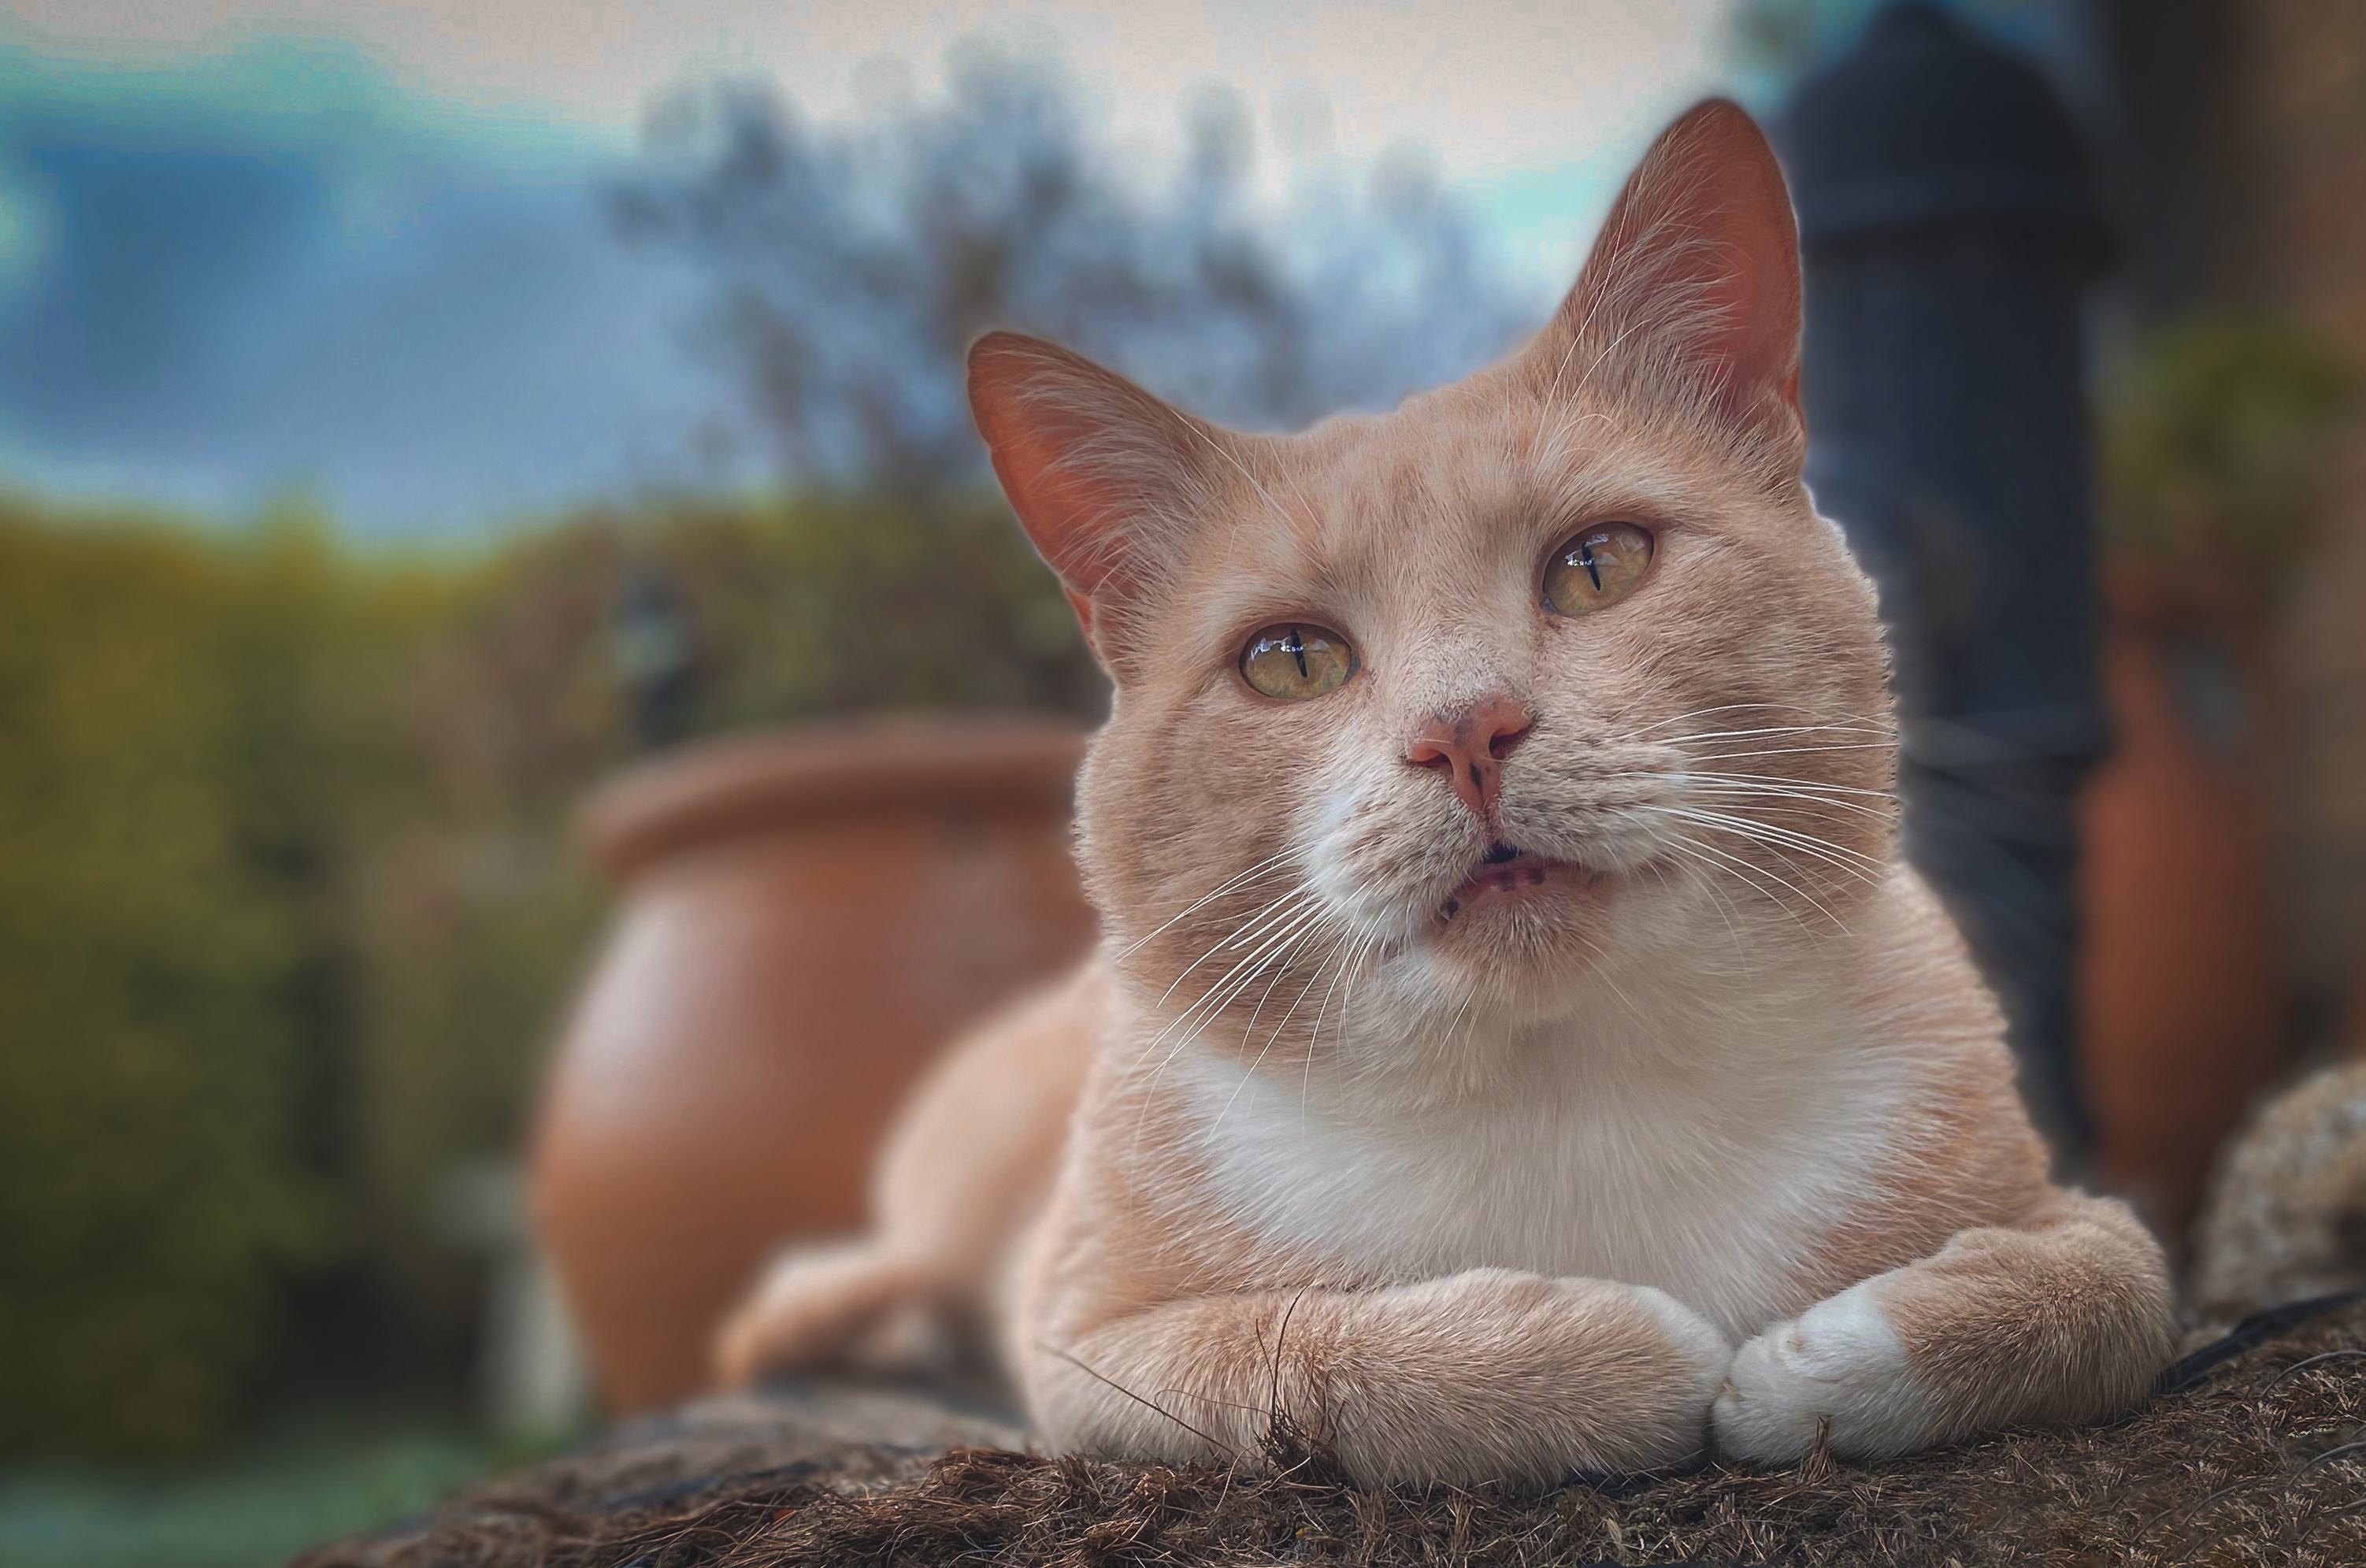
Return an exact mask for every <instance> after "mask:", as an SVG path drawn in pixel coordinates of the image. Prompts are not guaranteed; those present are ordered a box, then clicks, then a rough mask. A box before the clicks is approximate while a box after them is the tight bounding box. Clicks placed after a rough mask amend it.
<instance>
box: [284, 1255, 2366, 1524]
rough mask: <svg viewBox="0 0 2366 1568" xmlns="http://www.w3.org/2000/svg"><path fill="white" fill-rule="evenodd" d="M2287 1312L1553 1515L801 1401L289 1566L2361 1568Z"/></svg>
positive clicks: (621, 1449) (2313, 1328) (2348, 1409)
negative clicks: (2150, 1381)
mask: <svg viewBox="0 0 2366 1568" xmlns="http://www.w3.org/2000/svg"><path fill="white" fill-rule="evenodd" d="M2287 1316H2288V1317H2291V1316H2298V1317H2300V1319H2301V1320H2300V1321H2298V1322H2290V1321H2282V1322H2278V1321H2270V1322H2267V1323H2264V1324H2255V1325H2249V1334H2248V1339H2245V1340H2241V1341H2237V1342H2232V1343H2229V1344H2227V1345H2224V1346H2222V1347H2220V1349H2219V1354H2220V1357H2221V1359H2218V1360H2217V1361H2216V1362H2215V1363H2214V1364H2211V1365H2208V1366H2206V1367H2205V1366H2203V1365H2201V1364H2199V1362H2198V1359H2189V1360H2188V1362H2186V1363H2183V1367H2184V1371H2185V1377H2186V1382H2185V1386H2182V1387H2180V1388H2177V1389H2175V1390H2174V1391H2173V1392H2169V1393H2164V1394H2163V1395H2161V1396H2160V1397H2159V1398H2158V1399H2156V1400H2155V1401H2154V1402H2153V1403H2152V1404H2150V1405H2149V1406H2147V1407H2146V1409H2144V1410H2143V1411H2141V1412H2139V1413H2137V1414H2136V1415H2135V1416H2132V1417H2130V1418H2128V1419H2126V1420H2124V1421H2122V1422H2119V1423H2117V1424H2116V1425H2114V1426H2112V1427H2101V1428H2095V1429H2090V1430H2080V1431H2067V1432H2022V1433H2014V1434H2010V1435H2007V1436H2003V1437H1999V1438H1991V1439H1989V1440H1988V1441H1986V1442H1981V1443H1977V1444H1972V1445H1969V1446H1966V1447H1963V1448H1958V1449H1953V1450H1944V1451H1941V1452H1935V1453H1929V1454H1922V1455H1918V1456H1916V1457H1913V1458H1910V1459H1907V1460H1903V1461H1896V1462H1893V1463H1889V1464H1882V1465H1869V1466H1859V1465H1848V1464H1839V1463H1834V1462H1832V1461H1829V1460H1811V1461H1809V1462H1808V1464H1806V1465H1805V1466H1803V1467H1800V1468H1797V1469H1793V1470H1783V1471H1763V1470H1752V1469H1740V1468H1733V1469H1729V1468H1725V1467H1722V1466H1715V1465H1712V1466H1709V1467H1707V1468H1703V1469H1699V1470H1696V1471H1692V1472H1686V1473H1683V1474H1676V1475H1662V1476H1657V1477H1640V1478H1632V1479H1628V1480H1625V1481H1621V1482H1618V1483H1572V1484H1570V1485H1567V1486H1563V1487H1561V1488H1559V1489H1557V1490H1554V1491H1550V1492H1546V1493H1542V1494H1537V1493H1526V1494H1522V1493H1515V1492H1510V1491H1496V1490H1492V1489H1482V1490H1477V1491H1468V1492H1465V1491H1451V1490H1441V1491H1436V1492H1431V1493H1426V1494H1422V1493H1414V1492H1408V1491H1397V1492H1390V1493H1360V1492H1358V1491H1355V1490H1353V1489H1352V1488H1349V1487H1346V1486H1343V1485H1340V1484H1338V1483H1335V1481H1333V1480H1332V1479H1330V1478H1329V1477H1327V1476H1325V1475H1324V1473H1323V1472H1322V1467H1321V1463H1320V1461H1319V1459H1301V1460H1300V1461H1297V1462H1296V1463H1295V1464H1293V1465H1291V1466H1290V1467H1289V1468H1287V1469H1284V1470H1283V1471H1281V1472H1279V1473H1271V1472H1268V1473H1259V1474H1251V1473H1248V1472H1245V1471H1241V1472H1234V1471H1228V1470H1220V1469H1184V1470H1174V1469H1168V1468H1166V1467H1163V1466H1155V1465H1153V1466H1141V1465H1120V1464H1101V1463H1094V1462H1088V1461H1081V1460H1053V1459H1044V1458H1041V1457H1037V1456H1034V1455H1030V1454H1027V1453H1025V1452H1022V1451H1018V1450H1017V1449H1016V1448H1015V1446H1014V1445H1015V1444H1016V1443H1017V1441H1018V1440H1019V1435H1018V1434H1017V1433H1015V1432H1013V1431H1011V1430H1010V1429H1009V1428H1008V1427H1004V1426H1002V1425H1000V1424H998V1423H997V1421H996V1420H995V1419H994V1418H993V1417H992V1416H990V1415H984V1414H974V1413H967V1412H964V1411H963V1409H961V1408H960V1407H957V1406H952V1405H948V1404H943V1403H941V1402H938V1401H935V1400H931V1399H929V1398H928V1397H925V1396H922V1395H919V1394H914V1393H897V1392H895V1391H892V1390H881V1389H830V1388H806V1389H800V1390H792V1391H785V1392H783V1393H777V1394H773V1395H768V1396H766V1397H764V1398H762V1399H746V1400H736V1401H718V1402H715V1403H713V1404H707V1405H704V1406H699V1407H693V1409H691V1410H690V1411H687V1412H684V1413H683V1414H682V1416H676V1417H672V1418H670V1419H669V1420H667V1421H664V1422H661V1423H653V1424H648V1425H645V1426H643V1427H639V1428H628V1429H626V1430H625V1431H622V1432H619V1433H618V1434H617V1435H616V1436H615V1437H614V1438H611V1439H609V1440H608V1441H606V1442H604V1443H603V1444H602V1445H600V1446H598V1447H596V1448H594V1449H592V1450H588V1451H586V1452H584V1453H582V1454H579V1455H575V1456H572V1457H570V1458H569V1459H566V1460H561V1461H557V1462H555V1463H552V1464H548V1465H545V1466H543V1467H541V1468H539V1469H537V1470H535V1471H531V1472H525V1473H523V1474H520V1475H517V1476H515V1477H513V1478H511V1479H510V1480H509V1481H507V1482H505V1483H501V1484H500V1485H498V1486H495V1487H492V1488H489V1489H486V1490H483V1491H480V1492H477V1493H474V1494H472V1495H468V1496H465V1497H462V1498H460V1499H458V1500H456V1502H454V1503H452V1504H451V1505H449V1506H447V1507H446V1508H445V1510H444V1511H442V1512H441V1513H440V1514H438V1515H436V1516H435V1517H432V1518H429V1519H424V1520H421V1521H419V1522H418V1523H417V1524H416V1525H414V1526H413V1527H411V1528H409V1529H403V1530H400V1531H398V1532H396V1533H394V1534H391V1535H389V1536H386V1537H383V1538H380V1539H377V1540H371V1541H365V1542H357V1543H352V1544H348V1545H344V1546H338V1547H332V1548H329V1549H327V1550H324V1551H319V1552H315V1553H313V1554H311V1555H310V1556H309V1557H306V1558H304V1559H301V1560H300V1563H301V1568H431V1565H433V1568H461V1565H466V1568H528V1565H532V1568H692V1565H693V1564H695V1565H701V1568H705V1565H713V1568H788V1565H790V1564H830V1565H832V1568H838V1565H850V1568H851V1565H855V1564H882V1565H884V1564H891V1563H892V1564H937V1563H952V1562H997V1563H1010V1564H1032V1563H1044V1564H1076V1565H1086V1564H1093V1565H1098V1564H1136V1563H1140V1564H1152V1563H1161V1564H1166V1563H1171V1564H1178V1565H1179V1564H1197V1563H1208V1564H1217V1563H1222V1564H1247V1563H1265V1562H1347V1563H1369V1564H1414V1563H1422V1564H1436V1563H1490V1564H1493V1563H1503V1564H1530V1563H1536V1564H1542V1563H1597V1562H1618V1563H1677V1562H1703V1563H1762V1562H1763V1563H1775V1562H1781V1563H1797V1564H1801V1565H1808V1568H1813V1565H1822V1564H1841V1563H1902V1564H1921V1563H1928V1564H1933V1565H1941V1564H1955V1565H1958V1568H1978V1565H1979V1564H1984V1563H1995V1562H2014V1563H2023V1562H2026V1563H2046V1564H2055V1563H2060V1564H2071V1563H2079V1564H2088V1563H2092V1564H2107V1563H2108V1564H2120V1563H2128V1564H2136V1565H2140V1568H2143V1565H2165V1564H2170V1563H2194V1564H2210V1565H2221V1564H2253V1563H2259V1564H2267V1563H2275V1564H2293V1565H2295V1568H2297V1565H2304V1564H2305V1565H2310V1568H2315V1565H2320V1564H2321V1565H2325V1568H2333V1565H2337V1564H2357V1563H2366V1303H2361V1302H2358V1301H2351V1302H2349V1303H2345V1304H2341V1305H2338V1306H2335V1307H2332V1308H2330V1309H2320V1310H2317V1311H2315V1312H2314V1313H2311V1314H2305V1315H2303V1314H2287Z"/></svg>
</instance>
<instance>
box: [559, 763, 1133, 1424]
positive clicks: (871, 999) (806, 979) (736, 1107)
mask: <svg viewBox="0 0 2366 1568" xmlns="http://www.w3.org/2000/svg"><path fill="white" fill-rule="evenodd" d="M1083 747H1084V739H1083V737H1082V735H1081V734H1079V733H1078V732H1076V730H1074V729H1072V728H1067V727H1065V726H1062V725H1058V724H1055V723H1053V722H1050V721H1040V720H1024V719H1015V718H1004V719H971V720H940V721H933V722H928V723H918V724H915V723H905V724H884V723H881V724H872V725H865V726H858V727H849V728H828V729H815V730H811V731H806V732H803V733H797V734H791V735H783V736H779V737H772V738H764V739H737V740H728V741H721V742H715V743H711V744H707V745H704V746H700V747H697V748H694V749H692V750H685V751H683V752H681V753H678V754H676V755H673V756H671V757H669V758H666V759H663V760H660V761H656V762H654V763H651V764H649V765H648V766H646V767H644V768H642V769H639V770H637V771H636V772H634V773H628V774H626V775H625V776H624V777H622V778H619V779H618V780H616V781H615V782H614V783H613V784H609V785H607V786H606V787H605V788H603V789H602V790H601V791H599V792H598V793H597V794H596V795H594V796H593V797H592V798H591V801H590V802H589V803H588V805H587V807H586V808H585V810H584V812H583V815H582V818H581V824H580V826H581V836H582V839H583V841H584V843H585V844H586V846H587V847H588V848H589V850H590V852H591V854H592V855H593V856H594V857H596V859H597V860H598V861H599V862H600V863H601V864H602V865H603V867H604V868H605V869H606V870H607V871H608V872H609V873H610V874H612V875H613V876H614V878H616V879H617V881H618V882H620V883H621V885H622V888H623V898H622V902H621V905H620V907H619V908H618V909H617V911H616V914H615V917H614V921H613V923H612V925H611V928H610V930H609V931H608V933H607V936H606V939H605V943H604V945H603V949H602V950H601V953H600V954H599V956H598V958H597V960H596V962H595V963H594V964H593V965H592V967H591V973H590V976H589V977H588V978H587V980H586V981H585V984H584V987H583V989H582V991H581V994H580V998H579V1000H578V1002H577V1005H576V1008H575V1010H574V1013H573V1016H572V1019H571V1021H570V1022H569V1026H568V1028H567V1031H566V1034H565V1037H564V1039H563V1041H562V1043H561V1044H560V1047H559V1050H558V1056H557V1059H556V1060H555V1062H554V1063H553V1064H552V1067H551V1071H550V1076H549V1079H548V1082H547V1084H546V1089H545V1095H544V1100H543V1104H542V1107H541V1117H540V1122H539V1126H538V1131H537V1135H536V1139H535V1155H534V1202H535V1218H536V1223H537V1224H538V1225H539V1226H540V1230H541V1235H542V1238H543V1241H544V1243H545V1245H546V1247H548V1249H549V1251H550V1254H551V1257H552V1258H553V1260H554V1262H555V1263H556V1265H557V1268H558V1275H559V1278H560V1281H561V1283H562V1285H563V1287H564V1289H565V1292H566V1295H567V1299H568V1303H569V1307H570V1308H571V1310H572V1312H573V1314H574V1317H575V1321H576V1325H577V1326H578V1328H579V1330H580V1333H581V1335H582V1337H583V1338H584V1341H585V1343H586V1345H587V1347H588V1348H589V1351H590V1355H591V1362H592V1370H593V1373H594V1376H595V1378H596V1379H597V1381H598V1383H599V1386H600V1389H601V1392H602V1393H603V1396H604V1398H605V1400H606V1402H607V1404H608V1405H609V1406H610V1408H611V1409H612V1410H614V1411H618V1412H624V1411H632V1410H639V1409H646V1408H648V1407H650V1406H652V1405H657V1404H665V1403H668V1402H670V1401H672V1400H674V1399H677V1398H679V1397H681V1396H682V1395H684V1394H687V1393H692V1392H693V1391H695V1390H697V1389H698V1388H700V1387H702V1386H703V1385H704V1382H705V1381H706V1376H707V1369H706V1344H707V1338H708V1336H709V1334H710V1333H711V1331H712V1330H713V1327H714V1325H715V1322H716V1321H717V1319H718V1318H719V1317H720V1315H721V1314H722V1313H723V1311H724V1309H725V1308H726V1307H727V1305H728V1304H729V1303H730V1302H731V1300H732V1299H733V1298H734V1297H735V1296H736V1295H737V1294H738V1292H739V1291H740V1290H741V1289H742V1287H743V1286H744V1285H745V1284H746V1283H747V1281H748V1280H749V1275H750V1273H751V1271H752V1269H754V1267H755V1266H756V1264H757V1263H758V1262H759V1261H760V1258H762V1257H763V1256H764V1255H765V1254H766V1253H767V1252H769V1251H770V1250H771V1249H772V1247H775V1246H776V1245H777V1244H779V1243H780V1242H781V1241H782V1240H783V1238H786V1237H789V1236H793V1235H813V1234H825V1233H830V1232H843V1231H848V1230H851V1229H853V1228H855V1227H856V1226H857V1225H858V1224H860V1223H861V1222H862V1215H863V1200H864V1188H865V1180H866V1177H867V1173H868V1168H869V1164H870V1159H871V1155H872V1151H873V1145H875V1144H876V1142H877V1140H878V1138H879V1135H880V1133H881V1131H882V1129H883V1128H884V1124H885V1122H886V1121H887V1118H888V1116H889V1115H890V1114H891V1112H892V1111H894V1109H895V1106H896V1101H897V1100H898V1098H899V1097H900V1096H901V1094H902V1092H903V1090H904V1089H905V1088H906V1086H907V1084H908V1083H909V1082H910V1081H911V1079H912V1077H913V1076H914V1074H915V1073H916V1072H918V1069H919V1068H920V1067H921V1066H922V1065H923V1064H925V1063H926V1062H927V1061H928V1059H929V1056H930V1055H932V1054H933V1053H934V1052H935V1051H936V1050H937V1049H938V1048H939V1047H940V1046H941V1044H943V1043H944V1042H945V1040H946V1039H947V1037H948V1036H949V1035H951V1034H952V1033H953V1032H955V1031H956V1030H958V1029H959V1028H960V1027H961V1026H962V1025H963V1023H964V1022H966V1021H969V1020H971V1019H972V1018H974V1017H975V1016H976V1015H977V1014H978V1013H980V1012H981V1011H983V1010H985V1009H986V1008H988V1007H989V1006H991V1005H992V1004H994V1003H995V1002H997V1001H998V1000H1000V999H1001V998H1004V997H1006V996H1008V995H1009V994H1010V993H1012V992H1013V991H1015V990H1017V989H1018V988H1020V987H1023V986H1025V985H1027V984H1028V983H1030V982H1031V981H1034V980H1038V979H1041V978H1043V977H1045V976H1050V975H1052V974H1054V973H1056V972H1057V971H1058V970H1060V969H1061V968H1063V967H1064V966H1065V965H1067V964H1071V963H1073V962H1074V961H1076V959H1077V958H1078V957H1080V956H1081V955H1082V954H1083V953H1085V951H1086V950H1087V948H1088V947H1089V945H1090V943H1091V942H1092V939H1093V933H1094V918H1093V914H1092V911H1091V909H1090V908H1089V907H1088V906H1087V904H1086V902H1085V900H1084V897H1083V895H1082V893H1081V891H1080V889H1079V887H1078V886H1077V879H1076V869H1075V866H1074V863H1072V861H1071V859H1070V857H1069V852H1068V831H1069V817H1070V807H1071V788H1072V781H1073V778H1074V775H1075V773H1076V763H1077V761H1078V760H1079V758H1080V757H1081V756H1082V754H1083Z"/></svg>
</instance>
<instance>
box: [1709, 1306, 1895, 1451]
mask: <svg viewBox="0 0 2366 1568" xmlns="http://www.w3.org/2000/svg"><path fill="white" fill-rule="evenodd" d="M1878 1283H1879V1281H1878V1280H1865V1282H1864V1283H1863V1284H1858V1285H1852V1286H1850V1287H1849V1288H1848V1289H1847V1290H1845V1291H1842V1292H1841V1293H1840V1294H1838V1295H1836V1296H1833V1297H1831V1298H1830V1299H1829V1300H1826V1301H1821V1302H1818V1303H1816V1304H1815V1305H1814V1306H1812V1307H1809V1308H1808V1310H1807V1311H1806V1312H1804V1313H1801V1314H1799V1315H1798V1316H1797V1317H1795V1318H1793V1319H1792V1320H1791V1321H1790V1322H1788V1323H1778V1324H1776V1325H1774V1326H1773V1327H1772V1328H1769V1329H1768V1330H1766V1332H1765V1333H1763V1334H1761V1335H1760V1336H1759V1337H1757V1338H1755V1339H1752V1340H1751V1341H1750V1342H1749V1343H1748V1344H1746V1345H1744V1346H1743V1347H1742V1348H1741V1349H1740V1350H1738V1351H1736V1352H1734V1357H1733V1365H1732V1367H1731V1368H1730V1370H1729V1371H1728V1372H1727V1374H1726V1380H1725V1386H1724V1388H1723V1390H1722V1391H1721V1392H1720V1393H1718V1396H1717V1402H1716V1404H1715V1406H1714V1407H1713V1409H1712V1412H1711V1417H1710V1419H1711V1422H1712V1425H1713V1426H1714V1427H1715V1430H1716V1433H1717V1446H1718V1451H1719V1452H1721V1453H1724V1454H1727V1455H1729V1456H1731V1457H1733V1458H1737V1459H1747V1460H1758V1461H1765V1462H1786V1461H1796V1460H1800V1459H1804V1458H1806V1457H1807V1455H1808V1453H1809V1452H1810V1451H1811V1450H1814V1448H1815V1446H1816V1442H1817V1438H1818V1436H1819V1434H1820V1433H1822V1434H1824V1436H1825V1440H1826V1441H1827V1442H1828V1443H1829V1444H1830V1447H1831V1451H1832V1452H1833V1453H1836V1454H1840V1455H1843V1456H1845V1457H1847V1458H1851V1459H1880V1458H1886V1457H1887V1456H1888V1455H1891V1454H1902V1453H1908V1452H1910V1451H1912V1450H1915V1449H1919V1448H1921V1447H1924V1446H1925V1445H1926V1444H1928V1443H1930V1442H1931V1441H1932V1438H1935V1437H1936V1436H1937V1435H1938V1424H1937V1422H1936V1420H1935V1419H1934V1418H1933V1416H1932V1411H1931V1406H1930V1402H1929V1401H1928V1400H1927V1399H1925V1398H1924V1397H1923V1395H1922V1394H1921V1391H1919V1390H1918V1389H1917V1388H1916V1387H1915V1386H1914V1382H1913V1378H1912V1375H1911V1372H1910V1369H1909V1367H1908V1365H1907V1361H1906V1349H1905V1347H1904V1346H1902V1345H1901V1344H1899V1343H1898V1332H1897V1330H1896V1329H1894V1328H1892V1327H1891V1326H1890V1325H1889V1320H1888V1318H1887V1317H1886V1316H1884V1315H1883V1314H1882V1310H1881V1303H1880V1300H1879V1297H1878V1295H1877V1294H1876V1291H1875V1286H1876V1285H1877V1284H1878Z"/></svg>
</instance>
